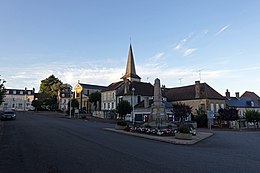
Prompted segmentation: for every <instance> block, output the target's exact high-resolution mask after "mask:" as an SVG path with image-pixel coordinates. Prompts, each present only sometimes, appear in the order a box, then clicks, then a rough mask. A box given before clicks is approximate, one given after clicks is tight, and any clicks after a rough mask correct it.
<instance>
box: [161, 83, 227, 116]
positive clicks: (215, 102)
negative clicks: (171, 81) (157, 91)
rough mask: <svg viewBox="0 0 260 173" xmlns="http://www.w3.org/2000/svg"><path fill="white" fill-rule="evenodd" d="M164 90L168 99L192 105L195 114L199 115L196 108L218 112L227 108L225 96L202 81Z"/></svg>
mask: <svg viewBox="0 0 260 173" xmlns="http://www.w3.org/2000/svg"><path fill="white" fill-rule="evenodd" d="M164 92H165V93H164V94H165V96H166V98H167V101H169V102H172V103H173V104H176V103H184V104H185V105H189V106H191V107H192V114H193V115H197V112H196V110H199V109H202V110H204V111H206V112H207V111H212V112H213V113H215V114H216V113H217V112H218V110H219V109H220V108H225V97H223V96H222V95H221V94H219V93H218V92H217V91H216V90H214V89H213V88H212V87H210V86H209V85H208V84H207V83H200V81H196V82H195V84H194V85H189V86H183V87H177V88H166V89H165V91H164Z"/></svg>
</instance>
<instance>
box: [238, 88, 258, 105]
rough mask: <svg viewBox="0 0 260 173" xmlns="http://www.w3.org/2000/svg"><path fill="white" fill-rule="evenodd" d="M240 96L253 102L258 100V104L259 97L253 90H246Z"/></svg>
mask: <svg viewBox="0 0 260 173" xmlns="http://www.w3.org/2000/svg"><path fill="white" fill-rule="evenodd" d="M242 97H244V98H250V99H252V100H253V101H254V102H258V104H260V97H259V96H258V95H257V94H256V93H254V92H250V91H246V92H245V93H244V94H242V96H241V98H242Z"/></svg>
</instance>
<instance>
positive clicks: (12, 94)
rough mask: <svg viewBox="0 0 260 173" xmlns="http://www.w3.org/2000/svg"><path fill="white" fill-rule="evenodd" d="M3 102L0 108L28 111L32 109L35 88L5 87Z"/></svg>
mask: <svg viewBox="0 0 260 173" xmlns="http://www.w3.org/2000/svg"><path fill="white" fill-rule="evenodd" d="M5 91H6V93H5V97H4V99H3V100H4V102H3V103H2V104H1V105H0V110H16V111H28V110H33V109H34V107H33V106H32V101H33V100H34V92H35V90H34V89H32V90H27V88H25V89H5Z"/></svg>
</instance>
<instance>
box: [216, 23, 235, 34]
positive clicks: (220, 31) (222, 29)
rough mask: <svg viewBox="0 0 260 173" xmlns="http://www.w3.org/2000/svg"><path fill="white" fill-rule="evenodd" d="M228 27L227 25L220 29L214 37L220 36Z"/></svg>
mask: <svg viewBox="0 0 260 173" xmlns="http://www.w3.org/2000/svg"><path fill="white" fill-rule="evenodd" d="M230 26H231V25H230V24H229V25H226V26H224V27H222V28H221V29H220V30H219V31H218V32H217V33H216V35H219V34H221V33H222V32H224V31H225V30H227V29H228V28H229V27H230Z"/></svg>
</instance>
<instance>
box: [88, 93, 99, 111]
mask: <svg viewBox="0 0 260 173" xmlns="http://www.w3.org/2000/svg"><path fill="white" fill-rule="evenodd" d="M89 102H90V103H93V104H94V106H95V111H96V110H97V103H98V102H99V103H101V93H100V92H99V91H96V92H93V93H91V94H90V95H89ZM99 105H100V104H99Z"/></svg>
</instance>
